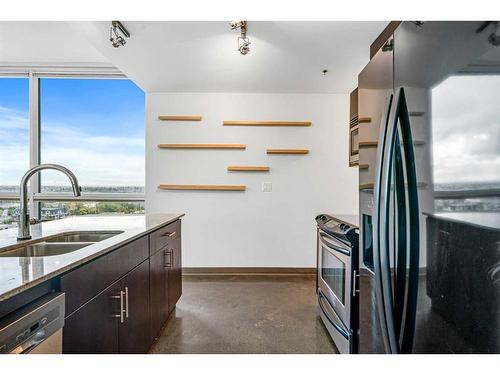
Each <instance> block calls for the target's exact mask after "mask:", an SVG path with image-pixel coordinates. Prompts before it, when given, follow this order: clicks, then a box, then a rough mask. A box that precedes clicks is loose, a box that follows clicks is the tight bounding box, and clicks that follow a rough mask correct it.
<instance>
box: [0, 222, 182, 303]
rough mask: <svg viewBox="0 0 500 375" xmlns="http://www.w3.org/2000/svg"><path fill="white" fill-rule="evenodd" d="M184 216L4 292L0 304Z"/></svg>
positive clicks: (0, 296)
mask: <svg viewBox="0 0 500 375" xmlns="http://www.w3.org/2000/svg"><path fill="white" fill-rule="evenodd" d="M185 215H186V214H175V216H174V217H173V218H171V219H168V220H165V221H163V222H161V223H160V224H157V225H155V226H153V227H151V228H148V229H145V230H143V231H140V232H138V233H136V234H134V235H131V236H130V237H127V238H126V239H123V240H121V241H120V242H117V243H114V244H112V245H110V246H109V247H106V248H105V249H102V250H100V251H97V252H95V253H93V254H90V255H88V256H86V257H84V258H81V259H79V260H77V261H75V262H74V263H71V264H68V265H66V266H63V267H61V268H59V269H57V270H55V271H52V272H50V273H48V274H46V275H43V276H41V277H39V278H38V279H35V280H32V281H30V282H27V283H26V284H23V285H20V286H18V287H14V288H13V289H11V290H9V291H8V292H4V293H3V294H1V295H0V303H1V302H3V301H5V300H8V299H9V298H12V297H14V296H15V295H18V294H20V293H22V292H24V291H26V290H28V289H31V288H33V287H35V286H37V285H40V284H42V283H44V282H46V281H48V280H50V279H53V278H54V277H57V276H59V275H61V274H63V273H66V272H68V271H70V270H72V269H74V268H77V267H80V266H81V265H83V264H86V263H89V262H90V261H92V260H94V259H96V258H98V257H100V256H103V255H105V254H107V253H110V252H111V251H113V250H116V249H117V248H119V247H122V246H124V245H126V244H128V243H130V242H132V241H135V240H137V239H138V238H140V237H143V236H146V235H148V234H150V233H152V232H154V231H156V230H158V229H160V228H163V227H164V226H166V225H168V224H170V223H173V222H174V221H176V220H179V219H180V218H182V217H184V216H185Z"/></svg>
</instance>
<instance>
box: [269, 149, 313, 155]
mask: <svg viewBox="0 0 500 375" xmlns="http://www.w3.org/2000/svg"><path fill="white" fill-rule="evenodd" d="M266 152H267V153H268V154H280V155H281V154H283V155H287V154H288V155H305V154H308V153H309V150H307V149H299V148H268V149H267V150H266Z"/></svg>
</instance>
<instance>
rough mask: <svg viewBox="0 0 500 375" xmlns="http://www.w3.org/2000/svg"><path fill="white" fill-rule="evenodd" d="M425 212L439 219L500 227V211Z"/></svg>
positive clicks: (497, 228)
mask: <svg viewBox="0 0 500 375" xmlns="http://www.w3.org/2000/svg"><path fill="white" fill-rule="evenodd" d="M423 214H424V215H427V216H431V217H435V218H437V219H443V220H450V221H455V222H460V223H464V224H470V225H474V226H477V227H481V228H485V229H495V230H499V229H500V212H439V213H430V212H424V213H423Z"/></svg>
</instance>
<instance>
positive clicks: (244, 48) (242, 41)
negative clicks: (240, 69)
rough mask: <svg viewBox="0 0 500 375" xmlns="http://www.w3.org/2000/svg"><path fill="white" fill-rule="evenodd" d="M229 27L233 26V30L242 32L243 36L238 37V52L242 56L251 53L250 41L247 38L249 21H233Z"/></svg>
mask: <svg viewBox="0 0 500 375" xmlns="http://www.w3.org/2000/svg"><path fill="white" fill-rule="evenodd" d="M229 25H230V26H231V30H238V29H240V30H241V34H240V36H239V37H238V51H240V53H241V54H242V55H246V54H247V53H248V52H250V39H248V37H247V21H239V22H236V21H233V22H230V23H229Z"/></svg>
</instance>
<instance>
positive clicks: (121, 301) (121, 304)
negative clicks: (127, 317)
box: [111, 290, 124, 323]
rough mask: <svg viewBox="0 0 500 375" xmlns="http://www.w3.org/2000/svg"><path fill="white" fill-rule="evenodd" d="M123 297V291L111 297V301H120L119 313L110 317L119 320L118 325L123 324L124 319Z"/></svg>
mask: <svg viewBox="0 0 500 375" xmlns="http://www.w3.org/2000/svg"><path fill="white" fill-rule="evenodd" d="M123 295H124V293H123V291H122V290H120V294H118V295H115V296H111V298H112V299H120V313H119V314H115V315H112V316H111V317H112V318H120V323H123V322H124V318H123V312H124V309H123Z"/></svg>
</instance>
